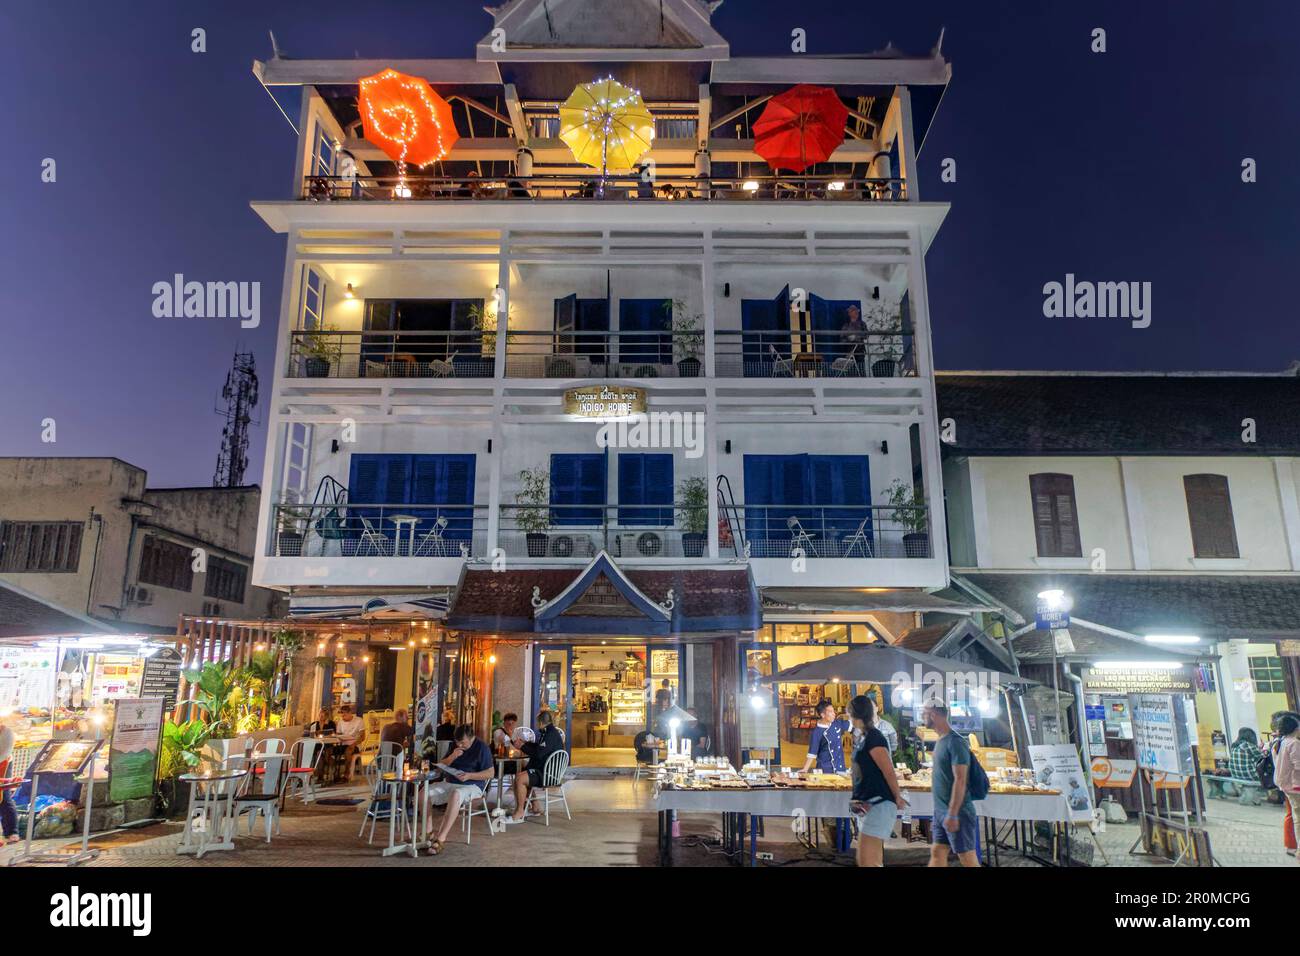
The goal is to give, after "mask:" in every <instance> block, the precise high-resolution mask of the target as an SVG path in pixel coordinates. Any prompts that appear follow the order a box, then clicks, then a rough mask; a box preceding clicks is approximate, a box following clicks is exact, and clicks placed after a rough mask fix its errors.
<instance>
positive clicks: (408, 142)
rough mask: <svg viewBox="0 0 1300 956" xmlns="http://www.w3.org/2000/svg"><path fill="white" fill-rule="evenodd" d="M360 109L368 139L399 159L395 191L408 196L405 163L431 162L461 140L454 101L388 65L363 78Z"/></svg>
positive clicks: (419, 80) (402, 196) (445, 154)
mask: <svg viewBox="0 0 1300 956" xmlns="http://www.w3.org/2000/svg"><path fill="white" fill-rule="evenodd" d="M357 108H358V110H359V111H360V113H361V119H362V126H363V130H364V133H365V137H366V139H368V140H370V142H372V143H374V144H375V145H376V146H378V147H379V148H380V149H382V150H383V151H384V153H385V154H387V155H388V156H389V157H390V158H392V159H393V160H395V161H396V162H397V187H396V188H395V189H394V190H393V195H394V196H395V197H397V198H400V199H409V198H410V196H411V188H410V186H408V185H407V182H406V170H407V164H408V163H409V164H412V165H415V166H427V165H429V164H430V163H433V162H437V161H438V160H441V159H443V158H445V157H446V156H447V154H448V153H450V152H451V148H452V146H454V145H455V143H456V141H457V140H458V139H459V138H460V135H459V134H458V133H457V132H456V125H455V123H454V122H453V120H452V115H451V104H450V103H448V102H447V101H446V100H444V99H443V98H442V97H441V96H439V95H438V94H437V93H435V92H434V91H433V88H432V87H431V86H429V83H428V81H427V80H424V79H421V78H420V77H418V76H408V75H407V74H405V73H398V72H397V71H396V70H392V69H388V70H384V71H383V72H381V73H376V74H375V75H374V76H366V77H362V78H361V82H360V92H359V94H358V96H357Z"/></svg>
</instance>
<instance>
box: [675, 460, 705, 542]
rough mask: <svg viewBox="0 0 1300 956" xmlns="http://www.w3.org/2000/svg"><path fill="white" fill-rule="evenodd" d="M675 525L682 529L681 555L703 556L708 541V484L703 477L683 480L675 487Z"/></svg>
mask: <svg viewBox="0 0 1300 956" xmlns="http://www.w3.org/2000/svg"><path fill="white" fill-rule="evenodd" d="M677 501H678V505H677V524H678V526H679V527H680V528H681V529H682V553H683V554H684V555H686V557H688V558H698V557H700V556H701V555H703V554H704V545H705V543H706V542H707V541H708V540H709V483H708V481H706V480H705V479H704V478H703V477H700V476H695V477H692V478H684V479H682V481H681V483H680V484H678V485H677Z"/></svg>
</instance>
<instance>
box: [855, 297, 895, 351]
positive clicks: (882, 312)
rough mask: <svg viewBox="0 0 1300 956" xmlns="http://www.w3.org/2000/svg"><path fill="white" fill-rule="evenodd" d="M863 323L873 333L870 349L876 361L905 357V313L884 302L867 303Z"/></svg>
mask: <svg viewBox="0 0 1300 956" xmlns="http://www.w3.org/2000/svg"><path fill="white" fill-rule="evenodd" d="M863 324H864V325H865V326H866V327H867V331H868V332H869V333H870V334H871V339H870V346H869V351H870V355H871V358H872V359H873V360H874V361H885V360H888V361H891V362H898V361H901V360H902V358H903V314H902V312H901V311H898V308H897V307H896V306H895V307H892V308H891V307H890V306H888V305H886V304H885V303H884V302H872V303H869V304H868V305H867V311H866V314H865V315H864V316H863Z"/></svg>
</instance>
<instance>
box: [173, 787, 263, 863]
mask: <svg viewBox="0 0 1300 956" xmlns="http://www.w3.org/2000/svg"><path fill="white" fill-rule="evenodd" d="M246 776H248V771H247V770H216V771H213V772H211V773H183V774H181V775H180V778H179V779H181V780H183V781H185V782H186V783H188V784H189V785H190V805H189V809H188V810H186V811H185V834H184V836H183V837H182V838H181V844H180V846H178V847H177V848H176V852H177V853H193V854H194V855H195V857H196V858H197V859H200V860H201V859H203V854H204V853H207V852H208V851H210V850H233V849H234V848H235V794H236V793H237V792H238V791H239V781H241V780H243V778H244V777H246ZM200 798H201V799H202V801H203V803H202V806H201V807H199V808H198V809H199V812H200V813H201V814H202V816H203V829H202V830H201V831H199V839H198V842H197V844H196V843H195V842H194V815H195V813H194V811H195V804H196V803H198V801H199V799H200Z"/></svg>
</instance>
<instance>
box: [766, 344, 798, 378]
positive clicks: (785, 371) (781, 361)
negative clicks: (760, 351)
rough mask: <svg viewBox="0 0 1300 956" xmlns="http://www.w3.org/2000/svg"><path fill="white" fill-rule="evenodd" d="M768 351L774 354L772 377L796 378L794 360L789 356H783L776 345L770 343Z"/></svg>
mask: <svg viewBox="0 0 1300 956" xmlns="http://www.w3.org/2000/svg"><path fill="white" fill-rule="evenodd" d="M767 351H768V354H769V355H771V356H772V377H773V378H794V362H792V361H790V359H788V358H782V357H781V353H780V352H778V351H777V350H776V346H775V345H769V346H768V347H767Z"/></svg>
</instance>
